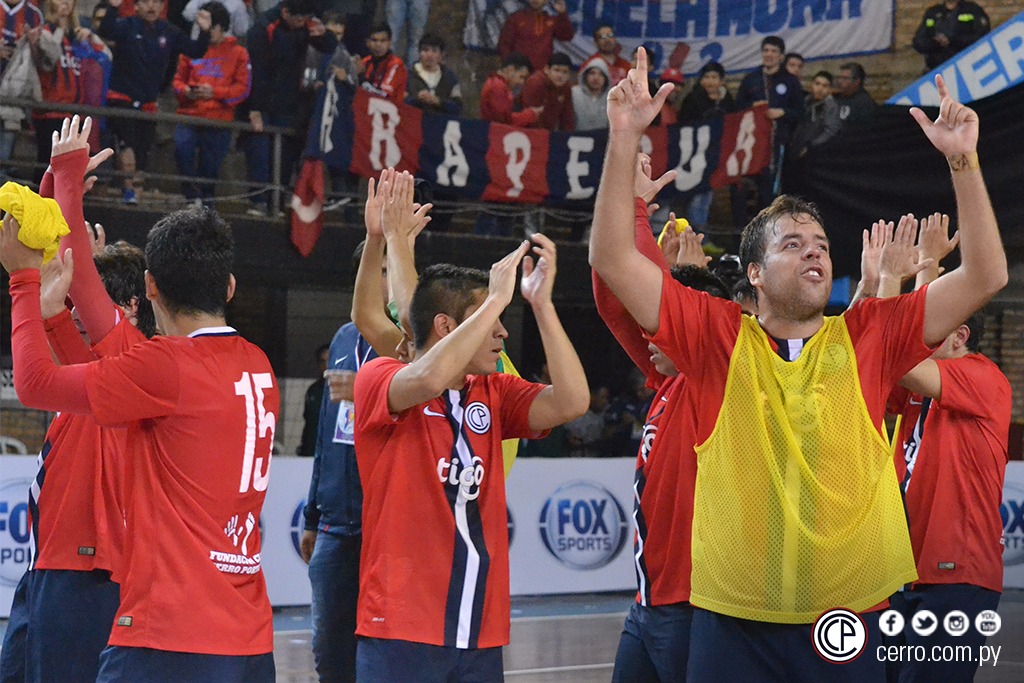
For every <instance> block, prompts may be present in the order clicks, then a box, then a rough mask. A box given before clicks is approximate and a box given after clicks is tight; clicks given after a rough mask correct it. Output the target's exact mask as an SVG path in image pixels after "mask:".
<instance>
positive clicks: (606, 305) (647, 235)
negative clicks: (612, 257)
mask: <svg viewBox="0 0 1024 683" xmlns="http://www.w3.org/2000/svg"><path fill="white" fill-rule="evenodd" d="M633 208H634V235H635V236H634V242H635V244H636V248H637V250H638V251H639V252H640V253H641V254H643V255H644V256H646V257H647V258H648V259H650V260H651V261H652V262H653V263H655V264H657V266H658V267H659V268H661V269H662V270H665V271H667V270H668V269H669V268H668V261H666V260H665V255H664V254H663V253H662V252H661V247H659V246H658V241H657V240H655V239H654V234H653V233H652V232H651V223H650V221H649V220H648V218H647V203H646V202H645V201H644V200H643V199H641V198H640V197H636V198H635V199H634V206H633ZM591 277H592V280H593V286H594V302H595V303H596V304H597V312H598V314H599V315H600V316H601V320H603V321H604V324H605V325H607V326H608V329H609V330H610V331H611V333H612V336H613V337H615V341H617V342H619V346H621V347H622V349H623V350H624V351H625V352H626V354H627V355H628V356H629V358H630V360H632V361H633V363H634V364H635V365H636V366H637V367H638V368H639V369H640V371H641V372H643V373H644V376H645V377H647V378H648V380H650V378H651V377H652V373H654V374H656V373H657V371H656V370H655V369H654V367H653V366H652V365H651V354H650V351H649V350H648V349H647V340H646V339H644V335H643V330H641V329H640V326H639V325H637V323H636V321H635V320H634V319H633V316H631V315H630V314H629V311H627V310H626V307H625V306H623V305H622V302H621V301H619V300H618V299H617V298H616V296H615V295H614V294H613V293H612V290H611V289H610V288H609V287H608V285H607V284H606V283H605V281H604V280H602V279H601V276H600V275H598V274H597V271H596V270H594V271H591Z"/></svg>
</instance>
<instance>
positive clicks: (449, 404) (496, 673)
mask: <svg viewBox="0 0 1024 683" xmlns="http://www.w3.org/2000/svg"><path fill="white" fill-rule="evenodd" d="M385 194H387V192H385ZM384 229H385V234H386V237H387V248H388V251H389V254H391V257H392V258H397V259H398V260H400V261H401V262H403V263H409V264H410V267H411V260H412V255H411V253H410V251H409V247H408V244H406V239H405V236H404V235H402V236H398V235H396V234H394V231H395V226H391V225H388V224H387V223H385V226H384ZM531 246H532V249H533V252H534V254H535V255H536V256H537V257H538V258H537V262H536V265H534V262H533V260H532V259H530V258H527V259H526V260H525V261H524V266H523V279H522V284H521V291H522V293H523V297H524V298H525V299H526V300H527V302H528V303H529V304H530V306H531V308H532V310H533V312H534V315H535V316H536V319H537V326H538V328H539V330H540V336H541V340H542V342H543V344H544V349H545V352H546V355H547V361H548V365H549V367H550V368H551V373H552V381H551V384H550V385H544V384H535V383H532V382H527V381H525V380H522V379H519V378H518V377H514V376H512V375H505V374H500V373H496V372H495V368H496V364H497V361H498V358H499V355H500V353H501V349H502V341H503V340H504V339H505V338H506V337H507V336H508V333H507V332H506V331H505V328H504V327H503V326H502V324H501V321H500V319H499V316H500V315H501V313H502V312H503V311H504V310H505V307H506V306H507V305H508V303H509V301H511V299H512V295H513V293H514V290H515V283H516V272H517V269H518V265H519V262H520V261H522V260H524V259H523V257H524V256H525V255H526V253H527V250H528V249H530V248H531ZM393 250H399V252H398V253H397V254H396V252H395V251H393ZM555 266H556V263H555V246H554V244H553V243H552V242H551V240H549V239H548V238H546V237H544V236H542V235H535V236H534V241H533V242H532V243H531V242H528V241H527V242H523V243H522V244H521V245H520V246H519V248H518V249H516V250H515V251H514V252H512V253H511V254H509V255H508V256H506V257H505V258H503V259H502V260H501V261H499V262H497V263H496V264H494V265H493V266H492V267H491V274H490V280H489V281H488V278H487V276H486V275H485V274H484V273H483V272H481V271H476V270H472V269H466V268H459V267H456V266H451V265H447V264H440V265H432V266H429V267H427V268H425V269H424V270H423V271H422V272H421V274H420V279H419V284H418V285H417V288H416V292H415V294H414V295H413V300H412V304H411V311H410V318H411V324H412V330H413V337H414V343H415V353H414V358H413V361H412V362H411V363H409V364H405V363H402V362H401V361H398V360H395V359H391V358H378V359H375V360H373V361H371V362H369V363H367V364H366V365H365V366H363V368H362V370H361V371H360V372H359V374H357V375H356V382H355V404H356V407H357V410H356V424H355V442H356V444H355V445H356V458H357V459H358V462H359V477H360V480H361V481H362V484H363V528H364V541H363V553H362V561H361V576H360V589H359V609H358V626H357V633H358V634H359V635H360V636H361V639H360V641H359V646H358V651H357V654H356V678H357V679H358V680H359V681H362V682H364V683H372V682H374V681H407V680H417V681H469V680H473V681H500V680H502V659H501V648H502V646H503V645H505V644H507V643H508V639H509V609H510V607H509V575H508V526H507V525H508V518H507V509H506V505H505V485H504V477H503V476H502V474H503V464H502V450H501V440H502V439H506V438H510V437H512V438H515V437H526V438H536V437H539V436H541V435H542V434H543V433H544V432H545V431H546V430H548V429H550V428H552V427H554V426H556V425H560V424H563V423H565V422H567V421H569V420H571V419H573V418H575V417H578V416H579V415H582V414H583V412H584V411H586V409H587V405H588V402H589V390H588V388H587V380H586V376H585V375H584V373H583V367H582V366H581V364H580V361H579V358H578V357H577V355H576V351H575V350H574V349H573V347H572V344H571V342H570V341H569V339H568V337H567V336H566V334H565V330H564V329H563V328H562V324H561V322H560V321H559V319H558V315H557V313H556V311H555V308H554V306H553V304H552V302H551V288H552V284H553V281H554V276H555Z"/></svg>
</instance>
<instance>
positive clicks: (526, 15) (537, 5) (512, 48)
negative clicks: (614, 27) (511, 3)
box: [498, 0, 576, 71]
mask: <svg viewBox="0 0 1024 683" xmlns="http://www.w3.org/2000/svg"><path fill="white" fill-rule="evenodd" d="M526 4H527V5H528V7H524V8H523V9H521V10H519V11H518V12H513V13H512V14H510V15H508V18H507V19H505V24H504V26H502V27H501V35H500V36H499V37H498V54H499V55H501V58H502V59H505V58H506V57H508V56H509V55H510V54H514V53H517V52H518V53H519V54H522V55H526V58H527V59H529V60H530V66H531V67H532V70H533V71H536V70H537V69H543V68H544V65H545V64H547V63H548V60H549V59H551V52H552V51H553V50H554V49H555V40H556V39H557V40H572V37H573V36H574V35H575V34H576V29H575V28H574V27H573V25H572V22H571V21H569V13H568V11H567V8H566V5H565V0H551V3H550V4H551V9H553V10H554V12H555V13H554V14H549V13H548V12H547V11H545V10H546V7H545V6H546V5H547V4H548V0H526Z"/></svg>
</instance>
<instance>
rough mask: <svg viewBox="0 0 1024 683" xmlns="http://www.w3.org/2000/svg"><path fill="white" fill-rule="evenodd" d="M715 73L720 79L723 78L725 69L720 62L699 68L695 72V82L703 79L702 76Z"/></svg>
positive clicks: (709, 63)
mask: <svg viewBox="0 0 1024 683" xmlns="http://www.w3.org/2000/svg"><path fill="white" fill-rule="evenodd" d="M708 73H716V74H718V75H719V76H721V77H722V78H725V67H724V66H722V64H721V63H720V62H708V63H707V64H705V65H704V66H702V67H701V68H700V71H698V72H697V80H700V79H702V78H704V74H708Z"/></svg>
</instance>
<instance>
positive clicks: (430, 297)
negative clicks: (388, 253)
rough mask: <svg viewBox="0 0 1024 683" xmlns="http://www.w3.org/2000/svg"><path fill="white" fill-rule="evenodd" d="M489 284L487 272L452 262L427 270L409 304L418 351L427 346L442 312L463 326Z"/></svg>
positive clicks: (424, 270)
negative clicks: (455, 264) (468, 313)
mask: <svg viewBox="0 0 1024 683" xmlns="http://www.w3.org/2000/svg"><path fill="white" fill-rule="evenodd" d="M488 282H489V278H488V275H487V273H485V272H484V271H482V270H477V269H476V268H464V267H462V266H453V265H452V264H450V263H436V264H433V265H430V266H427V267H426V268H424V269H423V272H422V273H420V280H419V283H418V284H417V285H416V291H415V292H414V293H413V295H412V302H411V303H410V304H409V322H410V324H411V325H412V338H413V342H414V343H415V344H416V348H417V349H422V348H424V347H425V346H426V345H427V341H428V340H429V339H430V332H431V330H432V329H433V328H434V317H435V316H436V315H437V314H438V313H444V314H445V315H450V316H451V317H453V318H455V319H456V320H457V321H458V322H460V323H461V322H462V321H463V320H464V319H465V315H466V310H467V309H468V308H469V307H470V306H472V305H473V304H474V303H475V302H476V299H475V296H474V294H475V293H476V292H479V291H480V290H483V291H485V292H486V291H487V285H488Z"/></svg>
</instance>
